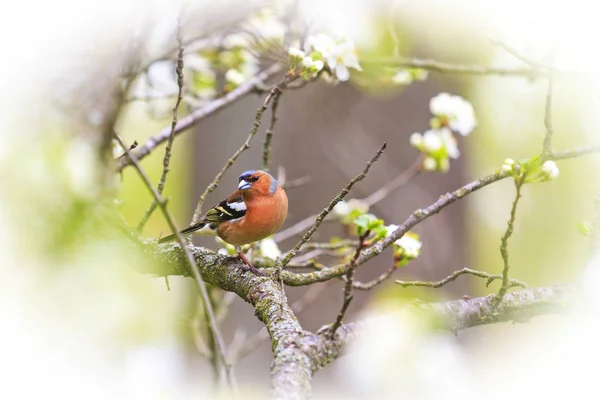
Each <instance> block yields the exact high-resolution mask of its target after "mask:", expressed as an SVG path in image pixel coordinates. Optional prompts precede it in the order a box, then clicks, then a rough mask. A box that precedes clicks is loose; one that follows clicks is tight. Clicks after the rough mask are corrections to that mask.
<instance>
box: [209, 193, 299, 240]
mask: <svg viewBox="0 0 600 400" xmlns="http://www.w3.org/2000/svg"><path fill="white" fill-rule="evenodd" d="M256 189H258V190H256V191H255V190H248V191H245V192H242V196H243V198H244V203H245V204H246V215H244V216H243V217H242V218H238V219H236V220H231V221H226V222H223V223H222V224H220V225H219V226H218V227H217V234H218V235H219V237H220V238H221V239H223V240H224V241H226V242H227V243H229V244H232V245H234V246H240V245H244V244H249V243H253V242H256V241H259V240H262V239H264V238H266V237H268V236H271V235H272V234H274V233H275V232H277V231H278V230H279V229H280V228H281V226H282V225H283V223H284V221H285V218H286V217H287V211H288V199H287V195H286V194H285V191H284V190H283V189H282V188H281V187H278V188H277V190H276V191H275V193H274V194H272V195H269V194H267V195H265V194H263V193H262V190H260V189H261V188H258V187H257V188H256Z"/></svg>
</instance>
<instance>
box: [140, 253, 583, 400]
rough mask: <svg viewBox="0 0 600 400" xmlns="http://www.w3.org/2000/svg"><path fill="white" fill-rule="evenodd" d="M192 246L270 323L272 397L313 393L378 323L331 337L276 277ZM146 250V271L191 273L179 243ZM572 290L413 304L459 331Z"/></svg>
mask: <svg viewBox="0 0 600 400" xmlns="http://www.w3.org/2000/svg"><path fill="white" fill-rule="evenodd" d="M191 250H192V253H193V255H194V257H195V259H196V261H197V264H198V267H199V269H200V271H201V274H202V277H203V279H204V280H205V281H206V282H208V283H210V284H213V285H216V286H218V287H220V288H222V289H223V290H227V291H231V292H234V293H236V294H237V295H238V296H240V297H241V298H242V299H244V300H245V301H247V302H249V303H250V304H251V305H252V306H253V307H254V310H255V314H256V316H257V317H258V319H259V320H261V321H262V322H263V323H264V324H265V326H266V327H267V330H268V332H269V337H270V339H271V349H272V351H273V363H272V364H271V397H272V398H274V399H306V398H309V397H310V392H311V379H312V375H313V374H314V373H315V372H317V371H318V370H319V369H320V368H322V367H324V366H325V365H327V364H329V363H330V362H331V361H333V360H335V359H337V358H338V357H340V356H341V355H342V354H343V351H344V348H345V346H346V345H347V344H349V343H350V342H351V341H352V340H353V339H354V338H355V337H356V336H357V335H360V334H361V333H362V332H364V331H365V330H367V329H368V328H369V327H370V326H373V325H374V324H373V322H374V321H373V320H365V321H358V322H354V323H350V324H345V325H342V326H341V327H340V328H339V329H338V331H337V333H336V335H335V338H333V339H328V338H327V335H326V334H327V332H328V330H329V326H324V327H323V328H321V329H320V330H319V331H317V332H316V333H312V332H309V331H307V330H305V329H303V328H302V327H301V326H300V323H299V322H298V319H297V318H296V316H295V315H294V313H293V312H292V310H291V309H290V307H289V305H288V302H287V299H286V298H285V295H284V293H283V292H282V290H281V288H280V286H279V283H278V282H276V280H275V279H273V278H272V277H261V276H257V275H254V274H253V273H251V272H248V271H247V270H246V268H245V266H244V265H243V264H242V263H241V262H240V260H239V259H238V258H237V257H226V256H222V255H218V254H216V253H214V252H212V251H210V250H207V249H205V248H202V247H191ZM147 251H148V252H150V253H151V254H152V256H153V257H157V258H158V259H159V260H161V261H162V262H160V263H158V264H154V265H155V266H156V269H154V270H152V269H150V268H149V267H148V266H146V267H145V268H143V269H142V272H144V273H152V274H156V275H160V276H164V275H180V276H191V272H190V271H189V270H188V268H187V267H186V265H187V264H186V262H185V256H184V253H183V252H182V251H181V249H180V247H179V246H178V245H177V244H167V245H163V246H156V245H154V244H153V243H151V244H149V245H148V246H147ZM398 290H402V289H401V288H399V289H398ZM573 294H574V290H573V286H572V285H566V284H564V285H555V286H550V287H541V288H531V289H525V290H520V291H517V292H512V293H508V294H506V295H505V297H504V299H503V301H502V302H501V303H499V304H498V303H497V302H496V301H495V295H489V296H485V297H478V298H472V299H467V300H454V301H448V302H443V303H416V304H415V305H414V309H415V311H416V312H418V313H420V314H422V315H423V316H425V317H429V318H432V321H435V326H436V327H437V328H440V329H448V330H451V331H455V332H456V331H459V330H461V329H466V328H469V327H473V326H478V325H484V324H492V323H497V322H506V321H515V322H523V321H528V320H529V319H530V318H532V317H534V316H536V315H542V314H551V313H559V312H563V311H564V310H565V309H566V308H567V305H568V303H569V302H570V299H571V298H572V296H573Z"/></svg>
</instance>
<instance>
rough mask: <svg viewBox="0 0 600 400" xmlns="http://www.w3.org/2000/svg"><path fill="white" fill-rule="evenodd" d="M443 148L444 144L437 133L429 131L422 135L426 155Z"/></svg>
mask: <svg viewBox="0 0 600 400" xmlns="http://www.w3.org/2000/svg"><path fill="white" fill-rule="evenodd" d="M443 146H444V142H443V141H442V138H441V136H440V134H439V132H438V131H434V130H429V131H427V132H425V134H424V135H423V148H424V149H425V151H427V152H428V153H433V152H436V151H438V150H439V149H441V148H442V147H443Z"/></svg>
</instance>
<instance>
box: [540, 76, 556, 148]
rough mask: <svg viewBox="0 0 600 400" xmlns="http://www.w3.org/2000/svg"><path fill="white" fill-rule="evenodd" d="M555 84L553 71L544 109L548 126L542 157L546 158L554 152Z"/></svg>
mask: <svg viewBox="0 0 600 400" xmlns="http://www.w3.org/2000/svg"><path fill="white" fill-rule="evenodd" d="M553 86H554V78H553V74H552V71H550V74H549V75H548V92H547V93H546V107H545V111H544V126H545V127H546V136H544V144H543V149H542V159H543V160H546V159H547V158H548V156H549V155H550V154H552V135H553V134H554V129H553V127H552V91H553Z"/></svg>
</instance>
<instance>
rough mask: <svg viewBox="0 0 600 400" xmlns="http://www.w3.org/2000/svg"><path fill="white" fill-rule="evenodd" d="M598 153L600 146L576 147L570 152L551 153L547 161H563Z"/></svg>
mask: <svg viewBox="0 0 600 400" xmlns="http://www.w3.org/2000/svg"><path fill="white" fill-rule="evenodd" d="M598 152H600V145H598V144H596V145H591V146H585V147H577V148H574V149H570V150H563V151H553V152H552V153H551V154H550V155H549V156H548V159H549V160H564V159H567V158H576V157H579V156H584V155H586V154H591V153H598Z"/></svg>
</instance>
